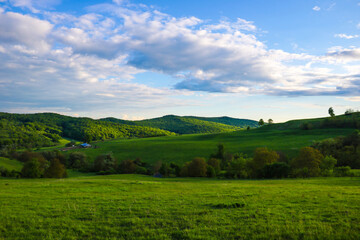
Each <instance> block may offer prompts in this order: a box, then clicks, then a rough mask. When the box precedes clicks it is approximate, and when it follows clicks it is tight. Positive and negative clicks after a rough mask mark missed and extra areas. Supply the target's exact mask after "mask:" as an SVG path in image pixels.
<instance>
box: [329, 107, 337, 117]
mask: <svg viewBox="0 0 360 240" xmlns="http://www.w3.org/2000/svg"><path fill="white" fill-rule="evenodd" d="M328 112H329V115H330V117H334V116H335V113H334V109H333V108H332V107H330V108H329V110H328Z"/></svg>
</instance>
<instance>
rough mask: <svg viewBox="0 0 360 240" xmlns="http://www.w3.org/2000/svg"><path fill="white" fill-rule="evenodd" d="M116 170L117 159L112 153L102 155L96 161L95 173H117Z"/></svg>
mask: <svg viewBox="0 0 360 240" xmlns="http://www.w3.org/2000/svg"><path fill="white" fill-rule="evenodd" d="M134 165H135V164H134ZM115 169H116V159H115V158H114V156H113V155H112V154H111V153H109V154H104V155H100V156H98V157H97V158H96V159H95V161H94V171H95V172H100V171H103V172H113V173H115ZM134 171H135V170H134Z"/></svg>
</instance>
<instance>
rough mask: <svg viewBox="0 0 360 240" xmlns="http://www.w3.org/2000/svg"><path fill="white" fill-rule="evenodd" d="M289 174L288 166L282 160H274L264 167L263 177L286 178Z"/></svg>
mask: <svg viewBox="0 0 360 240" xmlns="http://www.w3.org/2000/svg"><path fill="white" fill-rule="evenodd" d="M289 174H290V166H289V165H288V164H287V163H284V162H276V163H273V164H270V165H266V166H265V167H264V177H265V178H286V177H288V176H289Z"/></svg>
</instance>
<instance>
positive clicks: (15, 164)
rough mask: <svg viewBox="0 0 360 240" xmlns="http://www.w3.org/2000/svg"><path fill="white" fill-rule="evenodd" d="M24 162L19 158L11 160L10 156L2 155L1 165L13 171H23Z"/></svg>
mask: <svg viewBox="0 0 360 240" xmlns="http://www.w3.org/2000/svg"><path fill="white" fill-rule="evenodd" d="M22 166H23V164H22V162H19V161H17V160H11V159H8V158H4V157H0V167H4V168H5V169H7V170H9V171H12V170H15V171H21V168H22Z"/></svg>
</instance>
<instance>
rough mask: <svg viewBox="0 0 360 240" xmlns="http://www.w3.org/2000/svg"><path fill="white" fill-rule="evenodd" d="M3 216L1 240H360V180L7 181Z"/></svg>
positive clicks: (0, 196) (2, 189) (2, 187)
mask: <svg viewBox="0 0 360 240" xmlns="http://www.w3.org/2000/svg"><path fill="white" fill-rule="evenodd" d="M0 213H1V214H0V239H36V240H38V239H327V240H331V239H359V237H360V224H359V223H360V178H359V177H354V178H311V179H286V180H217V179H197V178H169V179H158V178H154V177H150V176H139V175H112V176H80V175H79V176H77V177H74V178H67V179H58V180H53V179H4V178H3V179H0Z"/></svg>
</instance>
